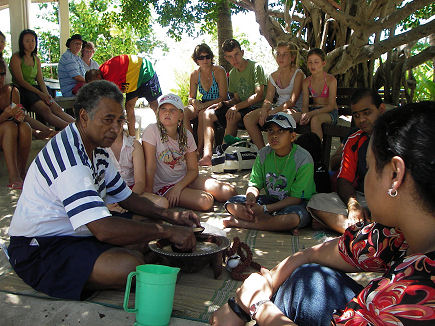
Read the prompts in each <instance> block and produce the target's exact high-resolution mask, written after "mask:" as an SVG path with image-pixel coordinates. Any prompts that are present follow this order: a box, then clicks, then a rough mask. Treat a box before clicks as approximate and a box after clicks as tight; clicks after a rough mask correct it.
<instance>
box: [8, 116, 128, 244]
mask: <svg viewBox="0 0 435 326" xmlns="http://www.w3.org/2000/svg"><path fill="white" fill-rule="evenodd" d="M130 195H131V190H130V188H128V187H127V185H126V184H125V182H124V180H123V179H122V178H121V175H120V174H119V172H118V171H117V170H116V168H115V166H114V165H113V163H112V161H111V159H110V158H109V154H108V153H107V152H106V151H105V150H104V148H96V149H95V150H94V152H93V159H92V162H91V160H90V159H89V157H88V155H87V154H86V151H85V147H84V145H83V142H82V139H81V137H80V133H79V131H78V129H77V127H76V125H75V123H71V124H69V125H68V126H67V127H66V128H65V129H64V130H62V131H61V132H60V133H58V134H57V135H56V136H55V137H53V138H52V139H51V140H50V141H49V142H48V143H47V145H46V146H45V147H44V148H43V149H42V150H41V151H40V152H39V154H38V155H37V156H36V158H35V160H34V161H33V162H32V164H31V165H30V168H29V170H28V172H27V176H26V179H25V181H24V187H23V192H22V194H21V196H20V199H19V200H18V204H17V208H16V210H15V213H14V216H13V217H12V221H11V226H10V228H9V234H10V235H11V236H24V237H37V236H39V237H41V236H62V235H72V236H91V235H92V233H91V232H90V231H89V229H88V228H87V226H86V224H87V223H89V222H92V221H95V220H98V219H100V218H104V217H108V216H111V214H110V213H109V210H108V209H107V207H106V204H108V203H116V202H120V201H123V200H124V199H126V198H128V197H129V196H130Z"/></svg>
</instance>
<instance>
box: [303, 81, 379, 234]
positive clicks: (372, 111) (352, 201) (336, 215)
mask: <svg viewBox="0 0 435 326" xmlns="http://www.w3.org/2000/svg"><path fill="white" fill-rule="evenodd" d="M350 102H351V106H350V108H351V110H352V116H353V121H354V122H355V126H356V127H357V128H359V130H358V131H356V132H355V133H353V134H351V135H350V136H349V137H348V139H347V141H346V143H345V145H344V148H343V154H342V157H341V164H340V170H339V173H338V176H337V193H335V192H334V193H320V194H317V195H315V196H313V198H311V200H310V201H309V203H308V205H307V207H308V210H309V212H310V213H311V214H312V215H313V217H314V218H315V219H316V220H317V221H318V222H319V223H320V224H322V225H323V226H326V227H327V228H329V229H332V230H334V231H336V232H339V233H344V231H345V230H346V229H347V227H348V226H350V225H352V224H355V223H357V222H359V221H362V220H367V219H369V218H370V212H369V211H368V208H367V203H366V200H365V196H364V177H365V174H366V172H367V166H366V153H367V147H368V144H369V140H370V134H371V132H372V130H373V126H374V124H375V122H376V120H377V119H378V118H379V116H380V115H381V114H382V113H383V112H384V111H385V104H384V103H383V102H382V99H381V97H380V96H379V94H378V93H377V92H376V91H374V90H372V89H358V90H356V91H355V93H354V94H353V95H352V97H351V99H350Z"/></svg>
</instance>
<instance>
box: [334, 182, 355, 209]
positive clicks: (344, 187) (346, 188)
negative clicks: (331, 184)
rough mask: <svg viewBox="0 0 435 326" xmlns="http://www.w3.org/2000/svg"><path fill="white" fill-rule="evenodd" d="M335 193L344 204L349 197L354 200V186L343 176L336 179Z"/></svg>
mask: <svg viewBox="0 0 435 326" xmlns="http://www.w3.org/2000/svg"><path fill="white" fill-rule="evenodd" d="M337 193H338V195H339V196H340V198H341V200H342V201H343V203H344V204H345V205H346V206H347V203H348V202H349V199H351V198H353V199H355V200H356V191H355V188H354V187H353V186H352V183H350V182H349V181H348V180H346V179H344V178H338V179H337Z"/></svg>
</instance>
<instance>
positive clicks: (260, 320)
mask: <svg viewBox="0 0 435 326" xmlns="http://www.w3.org/2000/svg"><path fill="white" fill-rule="evenodd" d="M434 125H435V102H429V101H428V102H422V103H414V104H409V105H406V106H404V107H402V108H398V109H395V110H391V111H389V112H387V113H385V114H384V115H382V116H381V117H380V118H379V119H378V121H377V123H376V126H375V128H374V130H373V134H372V137H371V140H370V144H369V148H368V151H367V165H368V166H367V167H368V172H367V174H366V177H365V190H366V191H365V193H366V199H367V203H368V206H369V208H370V210H371V213H372V216H373V219H374V222H373V223H371V224H363V223H361V224H355V225H353V226H351V227H349V228H348V229H347V230H346V232H345V233H344V234H343V235H342V236H341V237H339V238H336V239H334V240H331V241H328V242H325V243H323V244H320V245H317V246H315V247H312V248H308V249H306V250H304V251H302V252H298V253H296V254H294V255H292V256H290V257H288V258H286V259H285V260H284V261H282V262H281V263H280V264H278V265H277V266H276V267H275V268H273V269H272V270H271V271H269V270H267V269H265V268H263V269H262V270H261V272H260V273H254V274H252V275H251V276H250V277H249V278H247V279H246V280H245V282H244V283H243V284H242V286H241V287H240V288H239V289H238V290H237V297H236V298H235V300H231V299H230V300H229V303H230V304H226V305H224V306H222V307H221V308H220V309H219V310H218V311H216V312H215V313H214V315H213V316H212V317H211V320H210V323H211V324H212V325H226V326H228V325H244V323H245V321H247V320H248V319H249V318H251V317H252V318H254V319H255V320H256V321H257V325H259V326H262V325H331V324H333V325H348V326H349V325H352V326H353V325H358V326H359V325H434V324H435V304H434V303H435V200H434V198H435V151H434V148H435V129H434V128H433V126H434ZM346 272H380V273H382V276H380V277H377V278H375V279H373V280H372V281H371V282H370V283H369V284H368V285H367V286H366V287H362V286H361V285H359V284H358V283H357V282H355V281H354V280H353V279H351V278H350V277H348V276H347V275H346V274H345V273H346ZM248 312H249V313H250V314H248Z"/></svg>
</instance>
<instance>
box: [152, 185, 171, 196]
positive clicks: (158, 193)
mask: <svg viewBox="0 0 435 326" xmlns="http://www.w3.org/2000/svg"><path fill="white" fill-rule="evenodd" d="M173 186H175V183H174V184H171V185H167V186H164V187H162V188H160V189H159V190H157V192H156V194H157V195H159V196H164V195H165V194H166V193H167V192H168V191H169V190H170V189H171V188H172V187H173Z"/></svg>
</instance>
